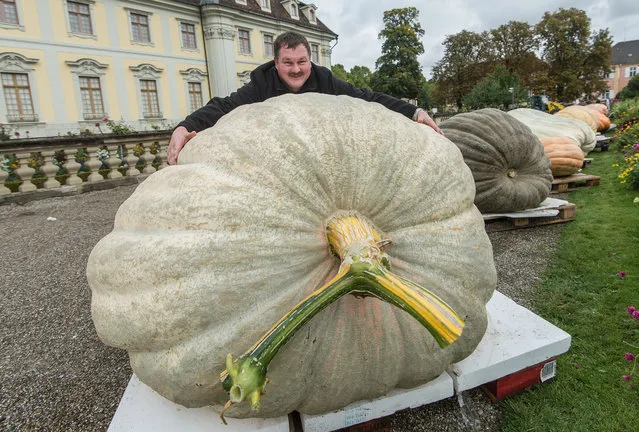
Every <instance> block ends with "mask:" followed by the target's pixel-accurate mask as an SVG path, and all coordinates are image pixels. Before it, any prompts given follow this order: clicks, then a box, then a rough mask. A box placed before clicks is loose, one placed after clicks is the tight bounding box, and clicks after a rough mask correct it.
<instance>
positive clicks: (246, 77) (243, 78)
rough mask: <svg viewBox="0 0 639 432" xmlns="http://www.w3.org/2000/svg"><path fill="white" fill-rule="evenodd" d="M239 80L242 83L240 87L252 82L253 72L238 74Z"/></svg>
mask: <svg viewBox="0 0 639 432" xmlns="http://www.w3.org/2000/svg"><path fill="white" fill-rule="evenodd" d="M237 78H238V79H239V81H240V87H242V86H245V85H246V84H248V83H250V82H251V71H244V72H238V73H237Z"/></svg>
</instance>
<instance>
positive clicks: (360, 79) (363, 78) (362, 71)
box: [348, 66, 373, 89]
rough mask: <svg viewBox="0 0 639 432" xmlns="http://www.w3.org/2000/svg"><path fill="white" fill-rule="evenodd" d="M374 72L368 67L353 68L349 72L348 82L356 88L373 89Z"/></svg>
mask: <svg viewBox="0 0 639 432" xmlns="http://www.w3.org/2000/svg"><path fill="white" fill-rule="evenodd" d="M372 75H373V72H372V71H371V70H370V69H369V68H367V67H366V66H353V67H352V68H351V70H350V71H349V72H348V80H349V82H350V83H352V84H353V85H354V86H355V87H359V88H367V89H370V88H371V76H372Z"/></svg>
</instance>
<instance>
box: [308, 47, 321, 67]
mask: <svg viewBox="0 0 639 432" xmlns="http://www.w3.org/2000/svg"><path fill="white" fill-rule="evenodd" d="M309 45H310V46H311V53H310V54H311V61H312V62H313V63H315V64H319V63H320V52H321V51H320V46H319V44H316V43H311V44H309ZM313 48H315V49H316V51H317V58H316V59H314V58H313Z"/></svg>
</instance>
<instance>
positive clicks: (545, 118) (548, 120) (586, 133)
mask: <svg viewBox="0 0 639 432" xmlns="http://www.w3.org/2000/svg"><path fill="white" fill-rule="evenodd" d="M508 114H509V115H511V116H513V117H515V118H516V119H517V120H519V121H520V122H522V123H524V124H525V125H526V126H528V127H529V128H530V130H532V132H533V133H534V134H535V135H536V136H537V137H538V138H552V137H566V138H570V139H571V140H573V141H575V142H576V143H577V144H578V145H579V147H580V148H581V150H582V151H583V153H584V156H585V155H587V154H588V153H589V152H590V151H592V150H593V149H594V148H595V147H596V146H597V136H596V135H595V132H594V131H593V130H592V128H591V127H590V126H588V125H587V124H586V123H584V122H583V121H581V120H578V119H576V118H570V117H562V116H556V115H554V114H548V113H545V112H542V111H539V110H534V109H530V108H517V109H514V110H511V111H508Z"/></svg>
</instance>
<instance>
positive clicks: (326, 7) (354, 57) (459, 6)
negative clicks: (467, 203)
mask: <svg viewBox="0 0 639 432" xmlns="http://www.w3.org/2000/svg"><path fill="white" fill-rule="evenodd" d="M314 3H315V5H317V7H318V16H319V18H320V19H321V20H322V21H323V22H324V23H325V24H326V25H327V26H328V27H329V28H330V29H331V30H333V31H334V32H336V33H337V34H338V35H339V40H338V42H337V45H336V46H335V48H334V49H333V54H332V61H333V64H335V63H341V64H343V65H344V67H345V68H346V69H347V70H348V69H350V68H351V67H353V66H355V65H361V66H367V67H369V68H370V69H371V70H374V69H375V61H376V60H377V58H378V57H379V56H380V55H381V47H382V44H381V41H380V40H378V38H377V35H378V34H379V32H380V31H381V30H382V28H383V27H384V23H383V16H384V11H385V10H389V9H393V8H403V7H408V6H415V7H416V8H417V9H418V10H419V19H420V23H421V25H422V28H423V29H424V31H425V35H424V37H423V38H422V43H423V45H424V51H425V52H424V54H423V55H422V56H420V58H419V60H420V62H421V64H422V67H423V72H424V75H425V76H427V77H429V76H430V74H431V69H432V67H433V65H434V64H435V63H436V62H437V61H439V60H440V59H441V58H442V56H443V54H444V48H443V46H442V43H443V42H444V39H445V38H446V36H447V35H453V34H456V33H459V32H461V31H462V30H469V31H474V32H478V33H480V32H482V31H485V30H490V29H493V28H497V27H499V26H500V25H502V24H507V23H508V22H509V21H523V22H527V23H529V24H531V25H534V24H537V23H538V22H539V21H540V20H541V18H542V17H543V15H544V12H551V13H553V12H556V11H558V10H559V9H560V8H564V9H569V8H571V7H574V8H577V9H582V10H584V11H585V12H586V13H587V15H588V17H589V18H590V19H591V29H592V30H593V31H596V30H599V29H603V28H608V29H609V30H610V33H611V35H612V36H613V40H614V42H621V41H624V40H635V39H639V25H637V23H639V1H638V0H555V1H551V0H474V1H473V0H439V1H434V0H394V1H393V2H392V3H390V2H388V1H385V0H349V1H347V2H346V1H343V0H314Z"/></svg>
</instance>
